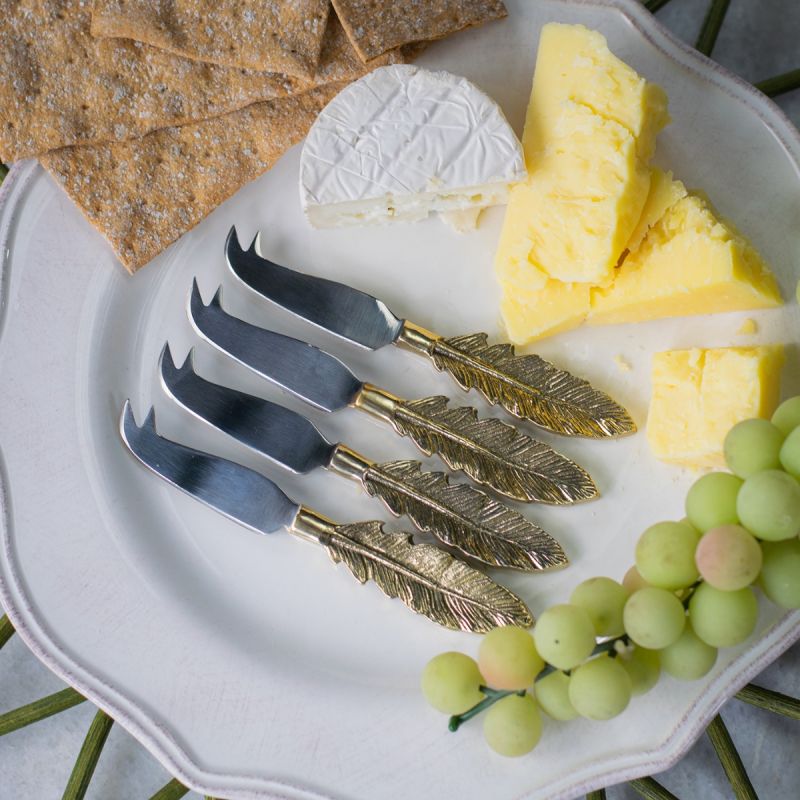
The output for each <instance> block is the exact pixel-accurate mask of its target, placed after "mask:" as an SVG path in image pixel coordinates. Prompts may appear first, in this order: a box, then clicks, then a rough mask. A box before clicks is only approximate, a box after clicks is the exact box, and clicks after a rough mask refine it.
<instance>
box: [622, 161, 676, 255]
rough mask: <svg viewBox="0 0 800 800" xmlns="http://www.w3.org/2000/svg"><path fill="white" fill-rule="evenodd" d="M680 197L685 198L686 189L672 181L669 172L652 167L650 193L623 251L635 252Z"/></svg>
mask: <svg viewBox="0 0 800 800" xmlns="http://www.w3.org/2000/svg"><path fill="white" fill-rule="evenodd" d="M682 197H686V187H685V186H684V185H683V184H682V183H681V182H680V181H676V180H673V178H672V173H671V172H664V171H663V170H660V169H658V167H653V169H652V170H650V192H649V193H648V195H647V200H645V203H644V208H643V209H642V216H641V217H639V222H637V223H636V227H635V228H634V229H633V233H632V234H631V238H630V239H629V240H628V244H627V245H626V247H625V249H626V250H627V251H628V252H633V251H634V250H636V249H637V248H638V247H639V245H640V244H641V243H642V241H643V240H644V237H645V236H646V235H647V232H648V231H649V230H650V228H652V227H653V225H655V224H656V223H657V222H658V221H659V220H660V219H661V218H662V217H663V216H664V214H666V213H667V209H669V208H671V207H672V206H674V205H675V203H677V202H678V200H680V199H681V198H682Z"/></svg>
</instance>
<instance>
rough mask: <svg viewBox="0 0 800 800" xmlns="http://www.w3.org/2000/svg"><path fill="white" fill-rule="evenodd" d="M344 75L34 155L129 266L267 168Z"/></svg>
mask: <svg viewBox="0 0 800 800" xmlns="http://www.w3.org/2000/svg"><path fill="white" fill-rule="evenodd" d="M341 88H343V84H329V85H328V86H322V87H320V88H318V89H313V90H311V91H310V92H307V93H305V94H298V95H293V96H290V97H282V98H276V99H274V100H268V101H266V102H264V103H254V104H253V105H251V106H248V107H247V108H243V109H240V110H239V111H234V112H232V113H230V114H225V115H224V116H222V117H216V118H215V119H211V120H206V121H204V122H199V123H196V124H193V125H184V126H182V127H174V128H162V129H161V130H157V131H154V132H153V133H150V134H148V135H147V136H145V137H144V138H143V139H134V140H131V141H128V142H111V143H108V144H101V145H90V146H86V147H65V148H63V149H62V150H56V151H54V152H52V153H48V154H47V155H45V156H43V157H42V158H41V159H40V160H41V162H42V164H43V165H44V166H45V167H46V168H47V169H48V170H49V171H50V172H51V173H52V174H53V175H54V176H55V178H56V179H57V181H58V182H59V183H60V184H61V186H62V187H63V188H64V189H65V191H66V192H67V194H69V196H70V197H71V198H72V199H73V200H74V201H75V203H77V204H78V206H79V207H80V208H81V210H82V211H83V213H84V214H85V215H86V217H87V218H88V219H89V220H90V222H91V223H92V224H93V225H94V226H95V227H96V228H97V229H98V230H99V231H100V232H101V233H102V234H103V235H104V236H105V237H106V239H108V241H109V242H110V243H111V246H112V247H113V249H114V251H115V252H116V254H117V256H118V257H119V259H120V261H121V262H122V263H123V265H124V266H125V268H126V269H128V270H129V271H130V272H134V271H135V270H137V269H138V268H139V267H142V266H144V265H145V264H147V263H148V262H149V261H150V260H151V259H153V258H154V257H155V256H157V255H158V254H159V253H160V252H161V251H162V250H164V249H165V248H166V247H167V246H168V245H170V244H172V242H174V241H175V240H176V239H178V238H179V237H180V236H182V235H183V234H184V233H186V231H188V230H190V229H191V228H193V227H194V226H195V225H197V223H198V222H200V221H201V220H202V219H203V218H204V217H205V216H207V215H208V214H209V213H210V212H211V211H213V209H214V208H216V207H217V206H218V205H219V204H220V203H222V202H223V201H224V200H226V199H227V198H228V197H230V196H231V195H232V194H234V193H235V192H236V191H237V190H238V189H240V188H241V187H242V186H244V185H245V184H247V183H249V182H250V181H252V180H254V179H255V178H257V177H258V176H259V175H261V174H262V173H263V172H266V171H267V170H268V169H269V168H270V167H271V166H272V165H273V164H274V163H275V162H276V161H277V160H278V158H279V157H280V156H281V155H282V154H283V153H284V152H285V151H286V150H288V149H289V148H290V147H291V146H292V145H294V144H296V143H297V142H299V141H300V140H301V139H302V138H303V137H304V136H305V135H306V133H307V132H308V129H309V128H310V127H311V124H312V123H313V122H314V119H315V118H316V116H317V114H318V113H319V111H320V110H321V109H322V108H323V107H324V106H325V104H326V103H327V102H328V101H329V100H330V99H331V98H332V97H333V96H334V95H335V94H336V93H337V92H338V91H339V90H340V89H341Z"/></svg>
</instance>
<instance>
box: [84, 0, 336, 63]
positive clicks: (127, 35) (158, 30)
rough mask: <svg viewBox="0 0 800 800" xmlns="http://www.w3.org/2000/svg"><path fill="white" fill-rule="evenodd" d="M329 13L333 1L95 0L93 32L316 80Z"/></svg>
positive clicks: (213, 59) (172, 50)
mask: <svg viewBox="0 0 800 800" xmlns="http://www.w3.org/2000/svg"><path fill="white" fill-rule="evenodd" d="M329 13H330V2H329V0H261V2H259V3H257V4H253V3H251V2H248V1H247V0H95V4H94V13H93V18H92V33H93V34H94V35H95V36H112V37H121V38H123V39H134V40H136V41H139V42H145V43H147V44H151V45H154V46H155V47H160V48H162V49H164V50H168V51H170V52H172V53H177V54H179V55H182V56H186V57H187V58H193V59H196V60H198V61H209V62H212V63H214V64H223V65H226V66H231V67H245V68H247V69H255V70H262V71H269V72H284V73H287V74H289V75H296V76H298V77H302V78H307V79H311V78H312V77H313V76H314V72H315V70H316V68H317V64H318V62H319V56H320V49H321V47H322V36H323V34H324V32H325V24H326V22H327V19H328V14H329Z"/></svg>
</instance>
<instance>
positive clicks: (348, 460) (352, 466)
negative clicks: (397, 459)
mask: <svg viewBox="0 0 800 800" xmlns="http://www.w3.org/2000/svg"><path fill="white" fill-rule="evenodd" d="M373 463H374V462H373V461H369V460H368V459H366V458H364V456H362V455H359V454H358V453H356V451H355V450H351V449H350V448H349V447H348V446H347V445H344V444H337V445H336V448H335V449H334V451H333V455H332V456H331V460H330V462H329V464H328V467H329V469H331V470H333V471H334V472H338V473H339V474H340V475H344V476H345V477H346V478H350V479H351V480H356V481H360V480H361V478H362V477H363V475H364V473H365V472H366V471H367V470H368V469H369V468H370V467H371V466H372V465H373Z"/></svg>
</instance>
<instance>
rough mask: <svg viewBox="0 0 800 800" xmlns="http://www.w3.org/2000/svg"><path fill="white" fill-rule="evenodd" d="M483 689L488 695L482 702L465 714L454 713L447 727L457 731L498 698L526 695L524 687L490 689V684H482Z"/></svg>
mask: <svg viewBox="0 0 800 800" xmlns="http://www.w3.org/2000/svg"><path fill="white" fill-rule="evenodd" d="M481 691H482V692H483V693H484V694H485V695H486V697H484V698H483V700H481V701H480V703H477V704H475V705H474V706H472V708H470V709H469V710H468V711H465V712H464V713H463V714H454V715H453V716H452V717H450V721H449V722H448V723H447V727H448V728H449V729H450V730H451V731H452V732H453V733H455V732H456V731H457V730H458V729H459V728H460V727H461V724H462V723H463V722H466V721H467V720H470V719H472V718H473V717H475V716H477V715H478V714H480V713H481V711H485V710H486V709H487V708H489V706H493V705H494V704H495V703H496V702H497V701H498V700H502V699H503V698H504V697H508V696H509V695H512V694H518V695H519V696H520V697H524V695H525V690H524V689H520V690H515V689H490V688H489V687H488V686H481Z"/></svg>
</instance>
